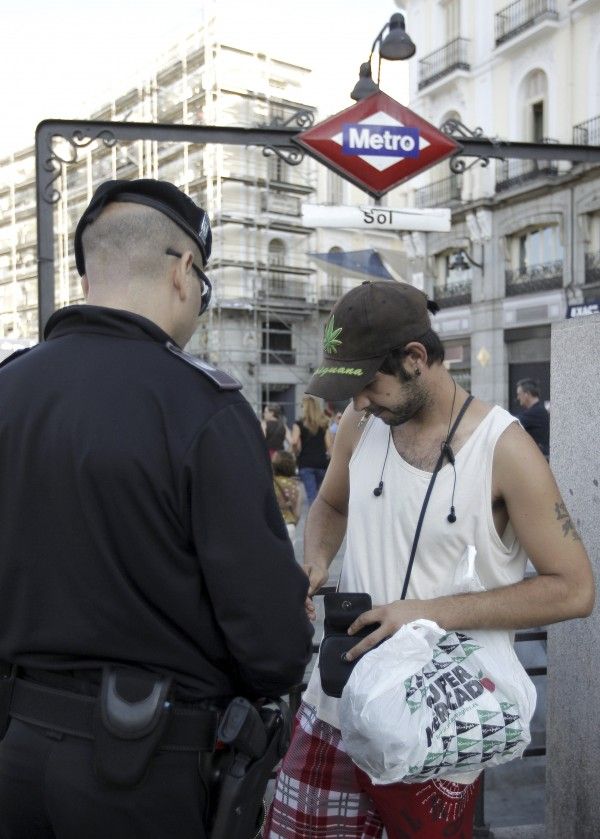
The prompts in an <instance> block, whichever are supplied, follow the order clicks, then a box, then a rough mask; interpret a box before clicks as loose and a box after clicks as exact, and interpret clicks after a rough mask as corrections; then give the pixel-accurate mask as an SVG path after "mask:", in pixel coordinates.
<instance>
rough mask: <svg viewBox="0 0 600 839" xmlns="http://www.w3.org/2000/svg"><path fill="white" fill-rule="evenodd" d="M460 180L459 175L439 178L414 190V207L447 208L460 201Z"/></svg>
mask: <svg viewBox="0 0 600 839" xmlns="http://www.w3.org/2000/svg"><path fill="white" fill-rule="evenodd" d="M461 189H462V184H461V179H460V177H459V175H450V177H449V178H441V180H439V181H434V182H433V183H431V184H427V186H422V187H421V188H420V189H416V190H415V207H447V206H449V205H450V204H457V203H459V202H460V200H461Z"/></svg>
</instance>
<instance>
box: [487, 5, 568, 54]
mask: <svg viewBox="0 0 600 839" xmlns="http://www.w3.org/2000/svg"><path fill="white" fill-rule="evenodd" d="M545 20H558V12H557V10H556V0H517V2H516V3H511V4H510V6H506V7H505V8H504V9H502V10H501V11H499V12H497V13H496V20H495V38H496V46H497V47H499V46H500V44H504V43H505V42H506V41H509V40H510V39H511V38H515V37H516V36H517V35H520V34H521V32H524V31H526V30H527V29H530V28H531V27H533V26H535V25H536V24H538V23H541V22H542V21H545Z"/></svg>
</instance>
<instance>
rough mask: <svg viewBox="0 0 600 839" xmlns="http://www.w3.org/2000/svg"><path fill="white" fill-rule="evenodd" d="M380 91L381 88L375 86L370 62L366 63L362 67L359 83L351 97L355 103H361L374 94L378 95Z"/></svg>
mask: <svg viewBox="0 0 600 839" xmlns="http://www.w3.org/2000/svg"><path fill="white" fill-rule="evenodd" d="M378 91H379V86H378V85H376V84H375V82H374V81H373V77H372V75H371V65H370V63H369V62H368V61H365V63H364V64H361V65H360V72H359V76H358V81H357V82H356V84H355V85H354V90H353V91H352V93H351V94H350V97H351V98H352V99H354V101H355V102H360V100H361V99H366V98H367V96H370V95H371V94H372V93H378Z"/></svg>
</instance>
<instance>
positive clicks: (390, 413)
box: [366, 381, 430, 426]
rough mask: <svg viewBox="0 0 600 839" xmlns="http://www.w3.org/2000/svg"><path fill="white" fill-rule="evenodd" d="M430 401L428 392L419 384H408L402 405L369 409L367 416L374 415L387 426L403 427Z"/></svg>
mask: <svg viewBox="0 0 600 839" xmlns="http://www.w3.org/2000/svg"><path fill="white" fill-rule="evenodd" d="M429 401H430V399H429V394H428V393H427V391H426V390H425V389H424V388H423V387H421V386H420V385H419V384H417V382H415V381H411V382H409V383H407V388H406V398H405V399H404V401H403V402H402V404H401V405H394V406H393V407H392V408H374V409H373V408H367V411H366V413H367V414H374V415H375V416H376V417H378V418H379V419H380V420H381V421H382V422H384V423H385V424H386V425H390V426H396V425H402V424H403V423H405V422H408V420H410V419H412V418H413V417H415V416H416V415H417V414H418V413H419V412H420V411H422V410H423V408H425V407H426V405H428V403H429Z"/></svg>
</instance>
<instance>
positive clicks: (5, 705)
mask: <svg viewBox="0 0 600 839" xmlns="http://www.w3.org/2000/svg"><path fill="white" fill-rule="evenodd" d="M16 671H17V668H16V667H15V666H14V665H13V664H8V662H4V661H0V740H2V738H3V737H4V735H5V734H6V731H7V729H8V723H9V722H10V703H11V701H12V694H13V687H14V684H15V674H16Z"/></svg>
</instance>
